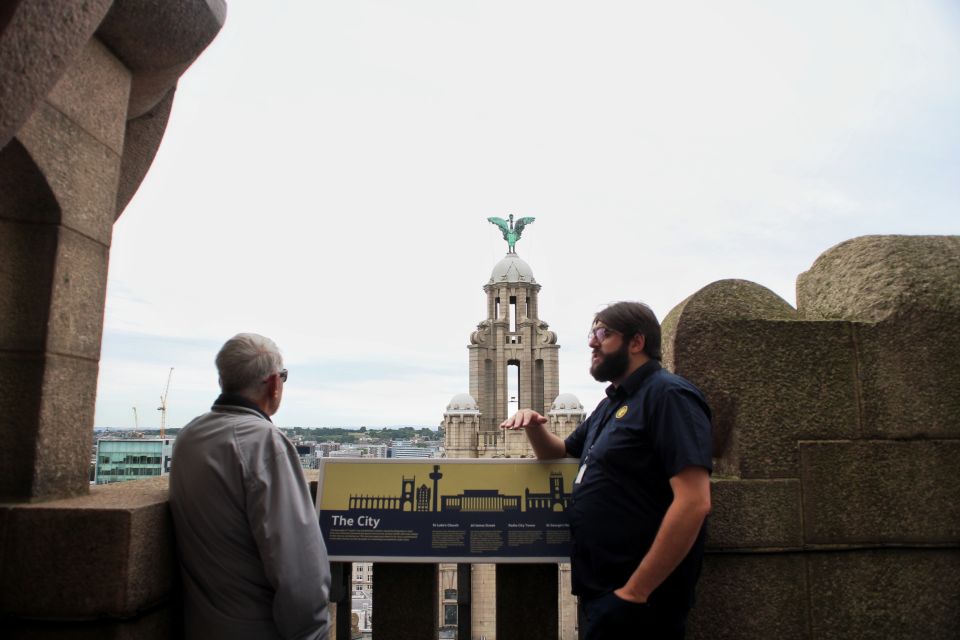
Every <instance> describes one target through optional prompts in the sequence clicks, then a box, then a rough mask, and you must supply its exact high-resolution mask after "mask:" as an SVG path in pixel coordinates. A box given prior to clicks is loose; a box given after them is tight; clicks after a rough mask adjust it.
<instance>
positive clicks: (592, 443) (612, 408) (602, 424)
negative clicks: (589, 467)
mask: <svg viewBox="0 0 960 640" xmlns="http://www.w3.org/2000/svg"><path fill="white" fill-rule="evenodd" d="M622 404H623V401H622V400H621V401H619V402H616V403H614V402H613V401H611V402H610V404H609V406H608V408H607V411H606V412H605V413H604V416H603V420H601V421H600V423H599V424H597V428H596V430H595V431H594V436H593V439H592V440H591V441H590V446H589V447H587V448H586V449H587V452H586V454H584V456H583V462H581V463H580V464H581V466H582V465H586V464H587V461H588V460H589V459H590V452H591V451H593V448H594V447H595V446H596V445H597V440H599V439H600V435H601V434H602V433H603V430H604V429H605V428H606V427H607V423H609V422H610V416H612V415H613V412H614V411H616V410H617V409H619V408H620V405H622Z"/></svg>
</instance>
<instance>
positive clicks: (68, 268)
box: [46, 228, 110, 360]
mask: <svg viewBox="0 0 960 640" xmlns="http://www.w3.org/2000/svg"><path fill="white" fill-rule="evenodd" d="M58 236H59V237H58V242H57V254H56V262H55V264H54V267H53V269H54V272H53V283H52V284H53V287H52V289H53V291H52V296H51V301H50V315H49V325H48V326H47V327H46V330H47V349H48V350H49V351H53V352H56V353H62V354H70V355H74V356H78V357H82V358H89V359H92V360H99V358H100V341H101V337H102V333H103V309H104V304H105V302H106V296H107V262H108V260H109V257H110V252H109V249H108V248H107V247H106V246H104V245H102V244H100V243H98V242H94V241H92V240H90V239H89V238H86V237H84V236H82V235H79V234H77V233H75V232H73V231H71V230H69V229H63V228H61V229H60V230H59V233H58Z"/></svg>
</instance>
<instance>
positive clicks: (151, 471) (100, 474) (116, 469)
mask: <svg viewBox="0 0 960 640" xmlns="http://www.w3.org/2000/svg"><path fill="white" fill-rule="evenodd" d="M172 460H173V439H172V438H164V439H160V438H100V439H99V440H97V455H96V471H95V473H94V482H95V483H96V484H109V483H111V482H124V481H126V480H139V479H141V478H150V477H154V476H161V475H166V474H168V473H170V464H171V462H172Z"/></svg>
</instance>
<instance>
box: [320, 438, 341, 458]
mask: <svg viewBox="0 0 960 640" xmlns="http://www.w3.org/2000/svg"><path fill="white" fill-rule="evenodd" d="M317 450H318V452H317V453H318V455H322V456H323V457H325V458H326V457H328V456H329V455H330V452H331V451H339V450H340V443H339V442H320V443H318V444H317Z"/></svg>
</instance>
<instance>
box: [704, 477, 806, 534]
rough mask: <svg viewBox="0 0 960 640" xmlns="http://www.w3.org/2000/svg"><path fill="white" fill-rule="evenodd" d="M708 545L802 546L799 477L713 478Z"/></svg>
mask: <svg viewBox="0 0 960 640" xmlns="http://www.w3.org/2000/svg"><path fill="white" fill-rule="evenodd" d="M711 489H712V493H713V495H712V500H711V502H712V504H713V510H712V512H711V513H710V520H709V523H708V529H707V546H708V548H709V549H758V548H760V549H797V550H799V549H800V547H802V546H803V527H802V524H801V503H800V481H799V480H714V481H713V483H712V484H711Z"/></svg>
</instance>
